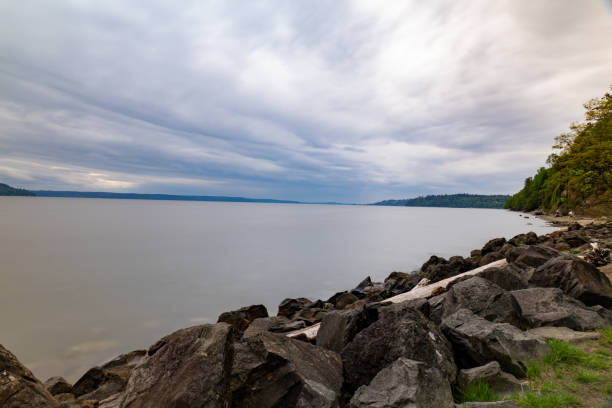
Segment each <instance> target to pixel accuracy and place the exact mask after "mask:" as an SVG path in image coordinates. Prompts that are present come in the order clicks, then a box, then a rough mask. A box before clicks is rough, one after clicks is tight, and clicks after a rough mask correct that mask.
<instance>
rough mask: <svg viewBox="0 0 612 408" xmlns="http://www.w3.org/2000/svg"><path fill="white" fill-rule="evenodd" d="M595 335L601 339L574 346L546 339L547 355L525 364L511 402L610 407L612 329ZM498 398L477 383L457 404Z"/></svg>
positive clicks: (533, 406) (533, 407)
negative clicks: (522, 381) (524, 380)
mask: <svg viewBox="0 0 612 408" xmlns="http://www.w3.org/2000/svg"><path fill="white" fill-rule="evenodd" d="M599 332H600V333H601V334H602V338H600V339H598V340H591V341H588V342H584V343H580V344H578V345H571V344H569V343H567V342H565V341H560V340H548V341H547V343H548V345H549V346H550V350H551V351H550V353H549V354H548V355H546V356H545V357H544V359H543V360H542V361H532V362H530V363H529V364H528V366H527V379H528V385H526V386H525V389H524V390H523V391H521V392H519V393H517V394H515V395H514V396H513V397H512V399H513V400H514V401H515V402H516V403H517V404H518V405H520V406H522V407H529V408H570V407H571V408H574V407H597V408H601V407H609V408H612V326H610V327H606V328H605V329H602V330H600V331H599ZM500 399H501V398H500V396H498V395H496V393H495V392H494V391H493V390H492V389H491V387H490V386H489V385H488V384H486V383H482V382H481V383H478V382H477V383H475V384H473V385H472V386H471V387H470V388H468V389H467V390H466V391H465V392H464V393H463V395H462V398H461V401H462V402H468V401H481V402H492V401H499V400H500ZM606 404H608V405H606Z"/></svg>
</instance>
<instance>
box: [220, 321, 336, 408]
mask: <svg viewBox="0 0 612 408" xmlns="http://www.w3.org/2000/svg"><path fill="white" fill-rule="evenodd" d="M230 384H231V392H232V406H234V407H261V408H267V407H270V408H272V407H321V408H332V407H334V408H335V407H337V400H338V397H339V395H340V388H341V386H342V362H341V359H340V356H339V355H338V354H337V353H334V352H332V351H329V350H325V349H323V348H321V347H316V346H313V345H311V344H308V343H304V342H301V341H297V340H294V339H291V338H289V337H286V336H282V335H278V334H273V333H267V332H262V333H259V334H257V335H255V336H252V337H249V338H246V339H243V340H242V341H241V342H238V343H235V353H234V362H233V364H232V372H231V379H230Z"/></svg>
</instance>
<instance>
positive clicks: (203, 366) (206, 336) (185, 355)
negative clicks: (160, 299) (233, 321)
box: [121, 323, 232, 408]
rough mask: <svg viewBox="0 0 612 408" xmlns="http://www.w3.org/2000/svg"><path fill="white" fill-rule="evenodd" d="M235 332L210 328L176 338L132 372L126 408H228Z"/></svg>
mask: <svg viewBox="0 0 612 408" xmlns="http://www.w3.org/2000/svg"><path fill="white" fill-rule="evenodd" d="M231 331H232V328H231V326H230V325H228V324H226V323H218V324H215V325H211V324H206V325H201V326H194V327H189V328H186V329H182V330H179V331H177V332H174V333H172V334H170V335H168V336H166V337H164V338H162V339H161V340H159V341H158V342H157V343H155V344H154V345H153V346H151V347H150V348H149V351H148V353H147V354H148V355H147V357H145V359H144V360H143V361H142V362H141V363H140V364H139V365H138V366H137V367H136V368H135V369H134V371H133V372H132V376H131V377H130V380H129V382H128V385H127V388H126V390H125V396H124V400H123V403H122V405H121V406H122V407H123V408H140V407H142V408H144V407H150V408H155V407H160V408H161V407H168V408H182V407H211V408H212V407H215V408H217V407H224V406H229V404H230V402H231V395H230V389H229V381H228V379H229V376H230V371H231V364H232V343H231V340H232V333H231Z"/></svg>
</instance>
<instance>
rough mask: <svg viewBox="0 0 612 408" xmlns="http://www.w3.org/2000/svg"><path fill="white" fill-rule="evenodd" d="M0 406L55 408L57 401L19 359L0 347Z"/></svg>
mask: <svg viewBox="0 0 612 408" xmlns="http://www.w3.org/2000/svg"><path fill="white" fill-rule="evenodd" d="M0 405H1V406H2V408H52V407H53V408H55V407H57V406H58V403H57V401H56V400H55V399H54V398H53V396H51V393H49V391H47V389H46V388H45V386H44V385H43V384H42V383H41V382H40V381H39V380H38V379H37V378H36V377H34V374H32V372H31V371H30V370H28V369H27V368H25V367H24V366H23V364H21V363H20V362H19V360H17V357H15V356H14V355H13V353H11V352H10V351H8V350H7V349H5V348H4V347H3V346H2V345H0Z"/></svg>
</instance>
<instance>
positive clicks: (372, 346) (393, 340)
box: [342, 303, 457, 392]
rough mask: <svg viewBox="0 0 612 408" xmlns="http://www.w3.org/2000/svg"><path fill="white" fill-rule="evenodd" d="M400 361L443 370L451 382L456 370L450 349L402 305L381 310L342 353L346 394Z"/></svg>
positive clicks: (432, 327)
mask: <svg viewBox="0 0 612 408" xmlns="http://www.w3.org/2000/svg"><path fill="white" fill-rule="evenodd" d="M400 357H405V358H408V359H411V360H415V361H422V362H424V363H426V364H428V365H429V366H432V367H437V368H440V369H442V371H443V372H444V373H445V375H446V377H447V378H448V380H449V382H451V383H452V382H454V380H455V376H456V373H457V368H456V366H455V362H454V359H453V353H452V349H451V345H450V343H449V342H448V340H446V338H445V337H444V335H443V334H442V333H441V332H440V330H439V329H438V327H437V326H436V325H435V324H434V323H433V322H431V321H430V320H429V319H427V318H426V317H425V316H424V315H423V314H422V313H421V312H419V311H417V310H415V309H413V308H411V307H409V306H407V305H404V304H401V303H400V304H395V305H391V306H385V307H381V308H380V309H379V318H378V320H377V321H375V322H374V323H372V324H370V325H369V326H368V327H366V328H365V329H363V330H361V331H360V332H359V333H357V334H356V335H355V337H354V338H353V340H352V341H351V342H350V343H349V344H347V345H346V346H345V347H344V349H343V350H342V362H343V364H344V381H345V387H346V389H347V391H348V392H354V391H355V390H356V389H357V388H359V387H360V386H362V385H367V384H369V383H370V381H372V379H373V378H374V377H375V376H376V374H378V372H379V371H380V370H382V369H383V368H385V367H387V366H388V365H389V364H391V363H392V362H394V361H395V360H397V359H398V358H400Z"/></svg>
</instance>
